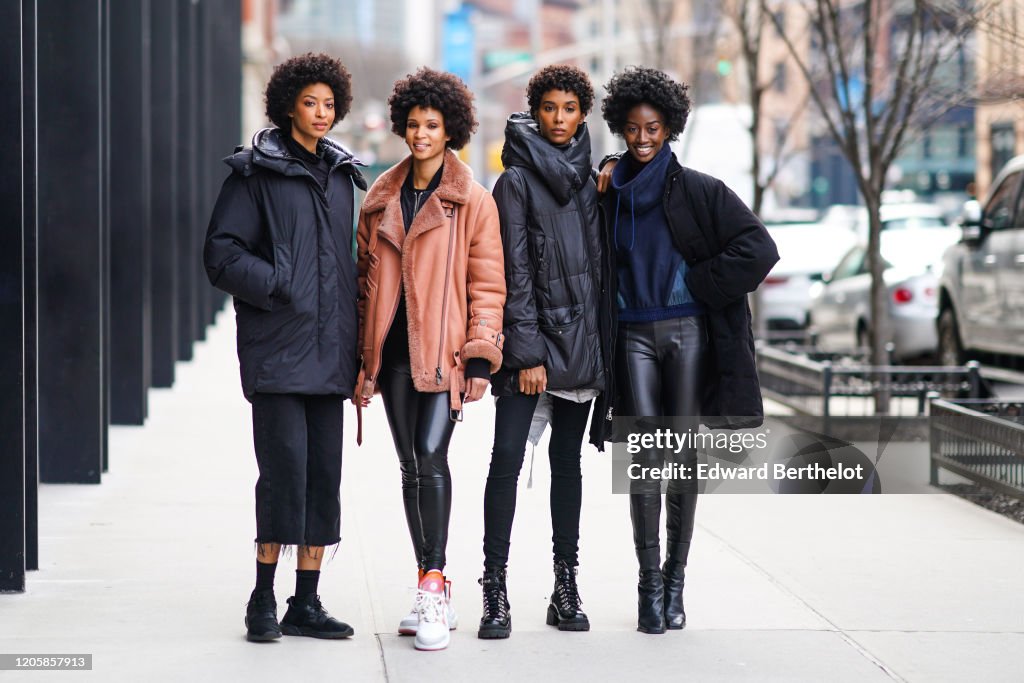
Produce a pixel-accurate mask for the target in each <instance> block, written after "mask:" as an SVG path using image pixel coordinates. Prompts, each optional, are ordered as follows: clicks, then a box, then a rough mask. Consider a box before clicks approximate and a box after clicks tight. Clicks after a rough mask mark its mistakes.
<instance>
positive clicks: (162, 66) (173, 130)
mask: <svg viewBox="0 0 1024 683" xmlns="http://www.w3.org/2000/svg"><path fill="white" fill-rule="evenodd" d="M150 26H151V33H152V50H151V55H152V58H151V63H152V72H151V86H152V88H151V93H152V98H151V102H152V130H151V133H152V150H153V155H152V161H153V167H152V175H151V178H152V187H153V192H152V209H153V213H152V223H151V227H152V272H153V278H152V283H153V286H152V292H153V294H152V311H153V315H152V319H153V386H155V387H169V386H171V385H172V384H173V383H174V361H175V360H177V358H178V316H179V307H178V295H179V288H178V248H177V247H178V239H177V232H176V225H175V218H176V217H175V211H176V207H177V201H178V172H177V164H176V157H175V153H174V151H175V146H176V145H177V138H178V111H177V106H178V103H177V93H178V45H177V26H178V12H177V10H176V8H175V7H174V4H173V3H170V2H167V1H166V0H157V2H154V3H152V5H151V7H150Z"/></svg>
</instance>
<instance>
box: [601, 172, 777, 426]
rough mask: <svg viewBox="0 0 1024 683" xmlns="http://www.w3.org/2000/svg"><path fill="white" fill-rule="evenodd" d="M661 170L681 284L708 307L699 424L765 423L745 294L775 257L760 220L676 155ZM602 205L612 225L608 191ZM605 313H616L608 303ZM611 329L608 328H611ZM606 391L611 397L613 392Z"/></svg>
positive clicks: (609, 244) (608, 240)
mask: <svg viewBox="0 0 1024 683" xmlns="http://www.w3.org/2000/svg"><path fill="white" fill-rule="evenodd" d="M667 173H668V178H667V180H666V184H665V196H664V199H663V202H662V205H663V208H664V211H665V216H666V217H667V219H668V224H669V230H670V231H671V233H672V241H673V243H674V244H675V246H676V248H677V249H678V250H679V252H680V253H681V254H682V255H683V258H684V259H685V260H686V265H687V268H688V270H687V273H686V286H687V288H689V290H690V293H691V294H692V295H693V297H694V299H696V300H697V301H698V302H700V303H702V304H703V305H704V307H705V309H706V321H707V323H706V324H707V330H708V337H709V343H710V349H709V353H708V367H707V370H706V375H705V377H706V378H707V381H706V383H705V386H704V391H703V396H702V400H701V416H702V421H703V422H704V423H705V424H706V425H708V426H709V427H712V428H724V429H739V428H745V427H756V426H758V425H760V424H761V423H762V421H763V419H764V408H763V405H762V402H761V387H760V384H759V382H758V379H757V370H756V367H755V364H754V335H753V332H752V330H751V316H750V306H749V305H748V304H747V294H748V293H750V292H752V291H754V290H755V289H756V288H757V286H758V285H759V284H760V283H761V281H762V280H764V278H765V276H767V275H768V272H769V271H770V270H771V269H772V266H774V265H775V263H776V262H777V261H778V260H779V252H778V250H777V249H776V247H775V242H774V241H773V240H772V238H771V236H770V235H769V234H768V231H767V230H766V229H765V227H764V225H763V224H762V223H761V221H760V220H759V219H758V217H757V216H756V215H754V213H753V212H752V211H751V210H750V209H749V208H747V206H746V204H744V203H743V201H742V200H740V198H739V197H737V196H736V194H735V193H734V192H733V191H732V190H730V189H729V188H728V187H727V186H726V184H725V183H723V182H722V181H721V180H719V179H718V178H714V177H712V176H709V175H706V174H704V173H700V172H698V171H695V170H693V169H691V168H684V167H683V166H681V165H680V164H679V162H678V161H677V160H676V158H675V155H673V156H672V160H671V162H670V163H669V168H668V171H667ZM602 205H603V208H604V211H605V216H606V220H605V222H604V224H605V225H613V224H614V215H613V212H614V211H615V196H614V191H610V192H609V193H608V194H606V195H605V196H604V198H603V201H602ZM608 233H609V231H607V230H606V231H605V244H606V252H607V253H608V255H609V256H610V260H609V272H610V275H611V278H610V280H611V281H610V282H609V287H608V296H609V297H610V301H611V302H614V301H615V287H616V282H615V273H616V268H615V264H614V256H615V245H614V241H613V238H612V236H611V235H610V234H608ZM608 308H609V311H611V312H612V313H613V314H614V311H615V309H614V306H609V307H608ZM610 327H611V329H612V330H614V329H615V328H616V325H614V324H612V325H610ZM611 393H612V394H614V393H615V389H614V387H613V388H612V389H611ZM606 396H607V394H606ZM610 402H611V403H613V402H614V399H613V398H609V399H607V400H605V401H602V402H600V404H599V408H601V409H602V411H603V412H604V416H605V417H606V418H607V417H608V407H609V403H610ZM595 410H596V409H595ZM613 412H614V409H613ZM597 414H599V413H596V412H595V415H597ZM595 422H597V421H595ZM610 427H611V425H610V423H609V421H608V420H604V421H603V424H602V425H601V426H599V427H596V428H593V429H592V430H591V441H592V442H594V443H595V444H596V443H597V442H599V441H601V440H602V439H604V438H607V437H608V435H609V434H610V433H611V432H610Z"/></svg>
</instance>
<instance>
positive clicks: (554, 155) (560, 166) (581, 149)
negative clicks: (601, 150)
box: [501, 111, 591, 205]
mask: <svg viewBox="0 0 1024 683" xmlns="http://www.w3.org/2000/svg"><path fill="white" fill-rule="evenodd" d="M501 163H502V165H504V167H505V168H509V167H511V166H521V167H523V168H528V169H530V170H531V171H534V172H535V173H536V174H537V175H539V176H540V178H541V179H542V180H543V181H544V184H545V185H546V186H547V188H548V189H549V190H550V191H551V194H553V195H554V196H555V198H556V199H557V200H558V203H559V204H563V205H564V204H568V203H569V200H571V199H572V193H573V192H575V191H577V190H579V189H581V188H582V187H583V186H584V185H585V184H586V182H587V179H588V178H589V177H590V173H591V168H590V131H588V130H587V123H586V121H583V122H581V123H580V126H579V128H577V129H576V134H575V135H574V136H573V139H572V141H571V142H570V143H569V145H568V146H567V147H564V148H563V147H556V146H555V145H552V144H551V143H550V142H548V141H547V140H546V139H545V138H544V136H543V135H541V134H540V128H539V126H538V125H537V121H536V120H535V119H534V118H533V117H532V116H530V113H529V112H525V111H524V112H518V113H516V114H512V115H511V116H509V117H508V123H506V124H505V146H504V147H503V148H502V150H501Z"/></svg>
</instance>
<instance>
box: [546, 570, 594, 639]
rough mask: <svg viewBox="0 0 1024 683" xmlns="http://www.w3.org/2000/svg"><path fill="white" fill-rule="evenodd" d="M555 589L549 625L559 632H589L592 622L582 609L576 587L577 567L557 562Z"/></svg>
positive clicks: (552, 594)
mask: <svg viewBox="0 0 1024 683" xmlns="http://www.w3.org/2000/svg"><path fill="white" fill-rule="evenodd" d="M554 569H555V588H554V590H553V591H552V593H551V604H550V605H548V619H547V622H548V625H549V626H557V627H558V630H559V631H589V630H590V620H589V619H587V615H586V614H584V613H583V610H581V609H580V605H581V604H582V603H583V601H582V600H580V592H579V589H578V588H577V586H576V567H570V566H569V565H568V564H567V563H566V562H565V560H555V567H554Z"/></svg>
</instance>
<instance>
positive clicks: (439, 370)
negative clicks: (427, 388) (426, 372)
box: [434, 366, 441, 384]
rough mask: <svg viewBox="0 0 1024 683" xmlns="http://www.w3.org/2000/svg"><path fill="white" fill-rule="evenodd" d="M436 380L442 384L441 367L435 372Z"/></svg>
mask: <svg viewBox="0 0 1024 683" xmlns="http://www.w3.org/2000/svg"><path fill="white" fill-rule="evenodd" d="M434 378H435V379H436V380H437V383H438V384H440V383H441V367H440V366H438V367H437V370H436V371H435V372H434Z"/></svg>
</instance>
